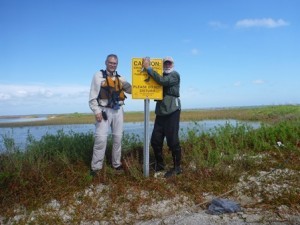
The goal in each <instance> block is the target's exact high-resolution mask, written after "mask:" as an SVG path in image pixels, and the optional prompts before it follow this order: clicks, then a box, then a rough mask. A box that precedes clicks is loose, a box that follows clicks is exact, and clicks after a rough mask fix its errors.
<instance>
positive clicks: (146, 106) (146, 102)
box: [143, 98, 150, 177]
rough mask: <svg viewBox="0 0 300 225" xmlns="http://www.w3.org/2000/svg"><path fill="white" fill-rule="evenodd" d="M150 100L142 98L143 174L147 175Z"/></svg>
mask: <svg viewBox="0 0 300 225" xmlns="http://www.w3.org/2000/svg"><path fill="white" fill-rule="evenodd" d="M149 105H150V100H149V99H148V98H146V99H145V100H144V112H145V114H144V157H143V158H144V165H143V166H144V168H143V169H144V176H145V177H149V119H150V110H149V108H150V107H149Z"/></svg>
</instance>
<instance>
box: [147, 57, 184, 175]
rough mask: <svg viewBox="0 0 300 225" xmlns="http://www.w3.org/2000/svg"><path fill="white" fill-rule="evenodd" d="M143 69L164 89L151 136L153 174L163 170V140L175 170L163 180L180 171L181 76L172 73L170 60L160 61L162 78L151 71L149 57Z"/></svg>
mask: <svg viewBox="0 0 300 225" xmlns="http://www.w3.org/2000/svg"><path fill="white" fill-rule="evenodd" d="M143 67H144V68H145V69H146V70H147V72H148V74H149V75H150V76H151V77H152V78H153V79H154V80H155V81H156V82H157V83H159V84H160V85H162V86H163V99H162V100H158V101H157V102H156V107H155V114H156V118H155V123H154V128H153V132H152V136H151V146H152V148H153V151H154V155H155V168H154V169H155V171H156V172H158V171H162V170H164V169H165V163H164V159H163V154H162V149H163V143H164V138H165V137H166V139H167V145H168V147H169V149H170V151H171V152H172V157H173V163H174V167H173V168H172V169H170V170H169V171H167V172H166V173H165V177H166V178H168V177H171V176H174V175H178V174H180V173H181V172H182V169H181V166H180V163H181V146H180V142H179V134H178V132H179V121H180V112H181V103H180V99H179V89H180V75H179V73H178V72H176V71H175V70H174V60H173V58H172V57H166V58H164V59H163V70H164V72H163V75H162V76H161V75H159V74H158V73H157V72H156V71H154V70H153V69H152V67H151V64H150V59H149V58H144V60H143Z"/></svg>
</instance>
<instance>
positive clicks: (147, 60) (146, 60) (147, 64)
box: [142, 57, 151, 69]
mask: <svg viewBox="0 0 300 225" xmlns="http://www.w3.org/2000/svg"><path fill="white" fill-rule="evenodd" d="M142 64H143V67H144V68H145V69H148V68H149V67H150V66H151V64H150V57H145V58H143V62H142Z"/></svg>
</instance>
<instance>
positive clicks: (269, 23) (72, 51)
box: [0, 0, 300, 116]
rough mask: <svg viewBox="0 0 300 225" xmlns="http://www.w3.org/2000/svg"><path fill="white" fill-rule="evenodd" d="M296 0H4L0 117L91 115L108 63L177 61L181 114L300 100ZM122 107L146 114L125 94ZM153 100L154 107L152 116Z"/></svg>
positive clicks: (0, 11) (0, 1)
mask: <svg viewBox="0 0 300 225" xmlns="http://www.w3.org/2000/svg"><path fill="white" fill-rule="evenodd" d="M299 9H300V1H299V0H251V1H248V0H226V1H224V0H184V1H183V0H178V1H174V0H164V1H162V0H152V1H137V0H132V1H129V0H128V1H124V0H114V1H108V0H107V1H103V0H88V1H86V0H26V1H23V0H0V116H3V115H29V114H61V113H91V110H90V108H89V106H88V98H89V90H90V84H91V80H92V77H93V75H94V73H95V72H96V71H99V70H100V69H105V64H104V62H105V58H106V56H107V55H108V54H111V53H114V54H117V55H118V57H119V65H118V68H117V71H118V73H119V74H121V75H123V76H124V77H125V78H126V80H127V81H129V82H130V83H131V82H132V68H131V62H132V58H141V57H144V56H150V57H152V58H163V57H165V56H172V57H173V59H174V61H175V70H176V71H177V72H178V73H179V74H180V77H181V87H180V93H181V103H182V109H197V108H201V109H203V108H216V107H217V108H219V107H221V108H222V107H244V106H260V105H280V104H300V88H299V84H300V44H299V40H300V13H299ZM127 97H128V98H127V100H126V102H125V106H124V110H125V111H143V110H144V104H145V103H144V100H143V99H132V96H131V95H127ZM154 107H155V102H154V101H152V100H151V101H150V110H153V109H154Z"/></svg>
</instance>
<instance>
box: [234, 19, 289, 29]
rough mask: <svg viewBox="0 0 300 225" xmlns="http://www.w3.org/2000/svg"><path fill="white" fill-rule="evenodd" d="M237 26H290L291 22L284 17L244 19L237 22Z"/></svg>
mask: <svg viewBox="0 0 300 225" xmlns="http://www.w3.org/2000/svg"><path fill="white" fill-rule="evenodd" d="M235 25H236V27H240V28H244V27H266V28H276V27H282V26H288V25H289V23H288V22H286V21H284V20H283V19H278V20H274V19H271V18H263V19H244V20H239V21H237V22H236V24H235Z"/></svg>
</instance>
